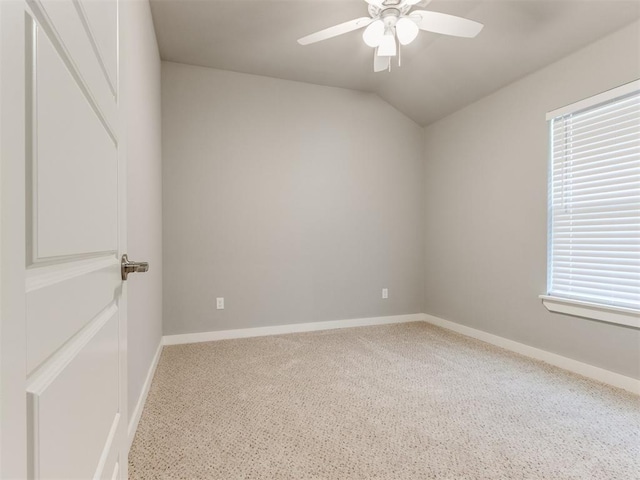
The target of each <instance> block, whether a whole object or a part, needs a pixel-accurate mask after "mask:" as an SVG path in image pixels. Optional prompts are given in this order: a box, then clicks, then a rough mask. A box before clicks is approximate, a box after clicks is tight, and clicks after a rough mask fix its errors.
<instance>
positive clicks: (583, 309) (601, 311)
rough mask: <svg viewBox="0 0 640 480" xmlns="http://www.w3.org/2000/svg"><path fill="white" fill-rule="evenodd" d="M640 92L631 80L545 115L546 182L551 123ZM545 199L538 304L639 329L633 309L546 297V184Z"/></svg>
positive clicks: (550, 228)
mask: <svg viewBox="0 0 640 480" xmlns="http://www.w3.org/2000/svg"><path fill="white" fill-rule="evenodd" d="M637 91H640V80H634V81H632V82H629V83H626V84H624V85H621V86H619V87H616V88H612V89H611V90H607V91H605V92H602V93H599V94H597V95H593V96H591V97H589V98H585V99H584V100H580V101H578V102H574V103H571V104H569V105H565V106H564V107H560V108H558V109H556V110H552V111H551V112H548V113H547V115H546V121H547V122H548V130H547V132H548V137H547V138H548V139H549V145H548V149H549V150H548V168H549V171H548V182H551V181H552V177H553V152H552V151H551V148H552V142H551V141H550V139H551V135H552V128H553V127H552V122H551V120H553V119H555V118H557V117H561V116H563V115H567V114H569V113H573V112H577V111H579V110H584V109H586V108H589V107H592V106H595V105H598V104H602V103H605V102H608V101H611V100H614V99H616V98H618V97H622V96H625V95H629V94H632V93H634V92H637ZM547 188H548V190H547V191H548V197H547V212H548V213H547V285H546V292H547V293H545V294H543V295H539V296H538V298H540V299H541V300H542V304H543V305H544V306H545V308H546V309H547V310H549V311H551V312H555V313H562V314H566V315H572V316H576V317H582V318H587V319H591V320H598V321H601V322H607V323H615V324H619V325H624V326H627V327H632V328H636V329H640V310H636V309H633V308H626V307H618V306H613V305H607V304H600V303H591V302H586V301H582V300H576V299H572V298H565V297H558V296H554V295H550V294H549V293H548V292H549V286H550V285H551V275H552V269H551V258H552V257H551V249H552V245H553V243H552V241H553V240H552V238H553V224H552V221H553V216H552V213H551V212H552V204H553V201H552V198H551V192H552V190H551V187H550V183H549V184H548V187H547Z"/></svg>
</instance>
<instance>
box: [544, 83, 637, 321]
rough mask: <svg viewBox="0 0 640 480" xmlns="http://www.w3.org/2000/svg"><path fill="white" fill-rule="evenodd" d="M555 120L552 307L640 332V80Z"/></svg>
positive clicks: (567, 109)
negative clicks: (630, 326)
mask: <svg viewBox="0 0 640 480" xmlns="http://www.w3.org/2000/svg"><path fill="white" fill-rule="evenodd" d="M547 119H548V120H550V137H551V138H550V157H551V158H550V172H549V258H548V285H547V295H545V296H542V298H543V301H544V303H545V305H546V306H547V308H549V309H550V310H553V311H561V312H563V313H571V314H574V315H579V316H586V317H590V318H596V319H599V320H605V321H614V322H616V323H624V324H626V325H632V326H636V327H640V315H639V314H640V81H636V82H632V83H630V84H626V85H623V86H622V87H619V88H616V89H614V90H610V91H608V92H605V93H603V94H600V95H596V96H595V97H592V98H589V99H586V100H583V101H581V102H578V103H575V104H573V105H569V106H567V107H564V108H561V109H559V110H556V111H554V112H551V113H549V114H548V115H547Z"/></svg>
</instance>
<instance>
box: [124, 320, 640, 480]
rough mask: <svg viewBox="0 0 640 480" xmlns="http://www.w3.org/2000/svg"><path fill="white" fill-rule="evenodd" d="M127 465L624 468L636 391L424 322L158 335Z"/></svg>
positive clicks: (636, 413) (483, 473)
mask: <svg viewBox="0 0 640 480" xmlns="http://www.w3.org/2000/svg"><path fill="white" fill-rule="evenodd" d="M129 478H130V479H132V480H133V479H224V480H235V479H283V480H284V479H292V480H293V479H295V480H305V479H325V480H329V479H331V480H333V479H335V480H351V479H362V480H364V479H393V480H396V479H397V480H400V479H403V480H404V479H431V478H433V479H509V480H512V479H594V480H600V479H612V480H613V479H616V480H623V479H638V478H640V397H637V396H635V395H633V394H631V393H627V392H625V391H623V390H618V389H615V388H612V387H608V386H606V385H603V384H600V383H598V382H594V381H591V380H588V379H586V378H583V377H580V376H578V375H573V374H571V373H568V372H565V371H563V370H560V369H557V368H555V367H553V366H550V365H547V364H545V363H542V362H538V361H534V360H531V359H528V358H526V357H523V356H520V355H516V354H513V353H510V352H508V351H505V350H502V349H499V348H496V347H493V346H491V345H488V344H486V343H483V342H479V341H476V340H473V339H469V338H467V337H464V336H461V335H458V334H455V333H452V332H449V331H447V330H444V329H441V328H438V327H434V326H431V325H428V324H426V323H407V324H398V325H388V326H375V327H361V328H350V329H343V330H329V331H323V332H310V333H297V334H290V335H278V336H270V337H259V338H248V339H238V340H223V341H218V342H209V343H199V344H191V345H179V346H171V347H165V348H164V350H163V352H162V356H161V358H160V362H159V364H158V368H157V371H156V374H155V377H154V379H153V384H152V386H151V390H150V392H149V397H148V400H147V403H146V405H145V408H144V412H143V414H142V419H141V421H140V424H139V427H138V431H137V434H136V437H135V440H134V442H133V446H132V448H131V452H130V455H129Z"/></svg>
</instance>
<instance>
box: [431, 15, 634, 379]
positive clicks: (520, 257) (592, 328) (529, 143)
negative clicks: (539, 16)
mask: <svg viewBox="0 0 640 480" xmlns="http://www.w3.org/2000/svg"><path fill="white" fill-rule="evenodd" d="M639 40H640V26H639V24H638V23H635V24H633V25H631V26H629V27H627V28H624V29H622V30H620V31H619V32H617V33H615V34H613V35H611V36H609V37H605V38H604V39H602V40H600V41H598V42H597V43H594V44H592V45H590V46H588V47H586V48H585V49H583V50H580V51H578V52H576V53H575V54H573V55H571V56H569V57H566V58H565V59H563V60H561V61H559V62H558V63H555V64H553V65H550V66H549V67H547V68H544V69H542V70H540V71H538V72H537V73H534V74H532V75H530V76H528V77H526V78H524V79H522V80H521V81H519V82H517V83H514V84H512V85H510V86H508V87H506V88H503V89H502V90H500V91H498V92H496V93H495V94H493V95H491V96H489V97H486V98H484V99H482V100H480V101H478V102H477V103H475V104H472V105H470V106H468V107H467V108H465V109H463V110H461V111H459V112H457V113H455V114H453V115H451V116H449V117H447V118H445V119H443V120H441V121H439V122H437V123H435V124H432V125H431V126H429V127H427V128H426V129H425V137H426V138H425V147H426V148H425V167H426V171H425V196H426V212H425V215H426V222H427V229H426V269H425V272H426V290H425V311H426V313H430V314H433V315H436V316H439V317H442V318H445V319H447V320H451V321H454V322H458V323H461V324H464V325H468V326H470V327H473V328H477V329H480V330H484V331H487V332H491V333H494V334H496V335H500V336H503V337H506V338H509V339H513V340H516V341H519V342H522V343H525V344H527V345H532V346H534V347H538V348H542V349H544V350H548V351H551V352H555V353H559V354H561V355H564V356H567V357H570V358H574V359H577V360H580V361H583V362H586V363H589V364H592V365H596V366H599V367H603V368H606V369H609V370H612V371H614V372H619V373H622V374H624V375H628V376H631V377H635V378H638V377H640V331H638V330H633V329H630V328H625V327H622V326H617V325H611V324H605V323H599V322H595V321H591V320H585V319H581V318H575V317H571V316H567V315H559V314H551V313H549V312H547V311H546V310H545V308H544V307H543V306H542V304H541V301H540V300H539V299H538V295H539V294H542V293H545V289H546V261H547V259H546V241H547V145H548V143H547V134H548V132H547V128H548V127H547V124H546V122H545V113H546V112H547V111H550V110H553V109H555V108H558V107H561V106H563V105H566V104H569V103H572V102H575V101H577V100H580V99H582V98H585V97H588V96H591V95H594V94H596V93H599V92H602V91H604V90H607V89H610V88H613V87H616V86H618V85H621V84H623V83H626V82H629V81H631V80H634V79H637V78H638V77H640V42H639Z"/></svg>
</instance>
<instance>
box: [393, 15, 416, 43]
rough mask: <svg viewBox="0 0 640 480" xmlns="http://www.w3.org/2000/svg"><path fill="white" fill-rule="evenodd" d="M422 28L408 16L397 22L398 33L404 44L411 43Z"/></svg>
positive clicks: (400, 40) (399, 39)
mask: <svg viewBox="0 0 640 480" xmlns="http://www.w3.org/2000/svg"><path fill="white" fill-rule="evenodd" d="M419 31H420V29H419V28H418V25H416V24H415V22H414V21H413V20H411V19H409V18H407V17H403V18H401V19H400V20H398V23H396V34H397V35H398V41H399V42H400V43H401V44H402V45H409V44H410V43H411V42H413V41H414V40H415V39H416V37H417V36H418V32H419Z"/></svg>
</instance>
